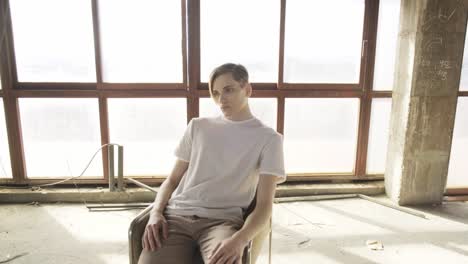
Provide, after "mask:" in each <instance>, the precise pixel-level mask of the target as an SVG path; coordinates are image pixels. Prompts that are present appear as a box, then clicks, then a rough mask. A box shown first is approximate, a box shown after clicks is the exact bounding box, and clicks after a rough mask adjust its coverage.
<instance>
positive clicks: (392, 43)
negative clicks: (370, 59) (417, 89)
mask: <svg viewBox="0 0 468 264" xmlns="http://www.w3.org/2000/svg"><path fill="white" fill-rule="evenodd" d="M399 24H400V0H381V1H380V3H379V25H378V28H377V47H376V51H375V70H374V88H373V89H374V90H376V91H377V90H389V91H391V90H393V75H394V71H395V60H396V52H397V42H398V28H399Z"/></svg>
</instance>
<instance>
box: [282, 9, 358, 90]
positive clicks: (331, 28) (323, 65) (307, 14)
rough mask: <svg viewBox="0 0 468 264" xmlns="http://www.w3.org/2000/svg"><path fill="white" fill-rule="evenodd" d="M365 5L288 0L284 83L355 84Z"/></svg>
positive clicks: (356, 81)
mask: <svg viewBox="0 0 468 264" xmlns="http://www.w3.org/2000/svg"><path fill="white" fill-rule="evenodd" d="M364 2H365V1H364V0H327V1H303V0H288V1H287V2H286V3H287V4H286V24H285V39H284V42H285V43H284V45H285V46H284V82H286V83H358V82H359V72H360V65H361V43H362V33H363V25H364ZM338 7H339V8H338Z"/></svg>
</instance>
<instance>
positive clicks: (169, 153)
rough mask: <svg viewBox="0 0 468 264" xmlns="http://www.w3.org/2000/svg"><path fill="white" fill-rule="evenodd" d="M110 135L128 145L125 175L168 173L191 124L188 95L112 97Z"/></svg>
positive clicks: (109, 103)
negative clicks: (171, 96)
mask: <svg viewBox="0 0 468 264" xmlns="http://www.w3.org/2000/svg"><path fill="white" fill-rule="evenodd" d="M108 106H109V135H110V141H111V142H112V143H116V144H120V145H123V146H124V164H125V166H124V176H155V175H168V174H169V173H170V172H171V169H172V167H173V166H174V162H175V160H176V158H175V156H174V154H173V153H174V150H175V148H176V146H177V144H178V143H179V141H180V139H181V138H182V136H183V134H184V131H185V128H186V127H187V99H185V98H112V99H109V100H108Z"/></svg>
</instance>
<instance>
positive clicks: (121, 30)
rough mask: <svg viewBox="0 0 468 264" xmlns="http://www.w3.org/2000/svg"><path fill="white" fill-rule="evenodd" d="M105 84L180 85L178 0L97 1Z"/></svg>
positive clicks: (180, 61) (180, 62)
mask: <svg viewBox="0 0 468 264" xmlns="http://www.w3.org/2000/svg"><path fill="white" fill-rule="evenodd" d="M98 3H99V24H100V34H101V55H102V66H103V72H102V73H103V80H104V82H123V83H157V82H160V83H164V82H168V83H181V82H182V81H183V71H182V56H183V55H182V17H181V14H182V11H181V1H153V0H142V1H129V0H100V1H98Z"/></svg>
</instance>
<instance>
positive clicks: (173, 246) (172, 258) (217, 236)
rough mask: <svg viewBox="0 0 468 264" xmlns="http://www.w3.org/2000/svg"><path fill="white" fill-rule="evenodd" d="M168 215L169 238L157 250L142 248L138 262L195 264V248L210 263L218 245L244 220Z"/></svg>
mask: <svg viewBox="0 0 468 264" xmlns="http://www.w3.org/2000/svg"><path fill="white" fill-rule="evenodd" d="M165 217H166V220H167V222H168V226H169V236H168V238H167V239H166V240H163V241H162V248H160V249H158V250H156V251H148V250H146V249H143V251H142V252H141V255H140V259H139V261H138V264H172V263H174V264H185V263H187V264H192V263H194V262H193V258H194V256H195V255H196V250H199V251H200V253H201V256H202V258H203V260H204V262H205V263H207V262H208V258H209V256H210V255H211V254H212V251H213V250H214V248H215V247H216V245H217V244H218V243H219V242H221V241H222V240H224V239H226V238H228V237H231V236H232V235H233V234H234V233H235V232H236V231H237V230H239V229H240V228H241V227H242V224H243V223H235V222H231V221H226V220H219V219H211V218H202V217H198V216H178V215H166V216H165Z"/></svg>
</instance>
